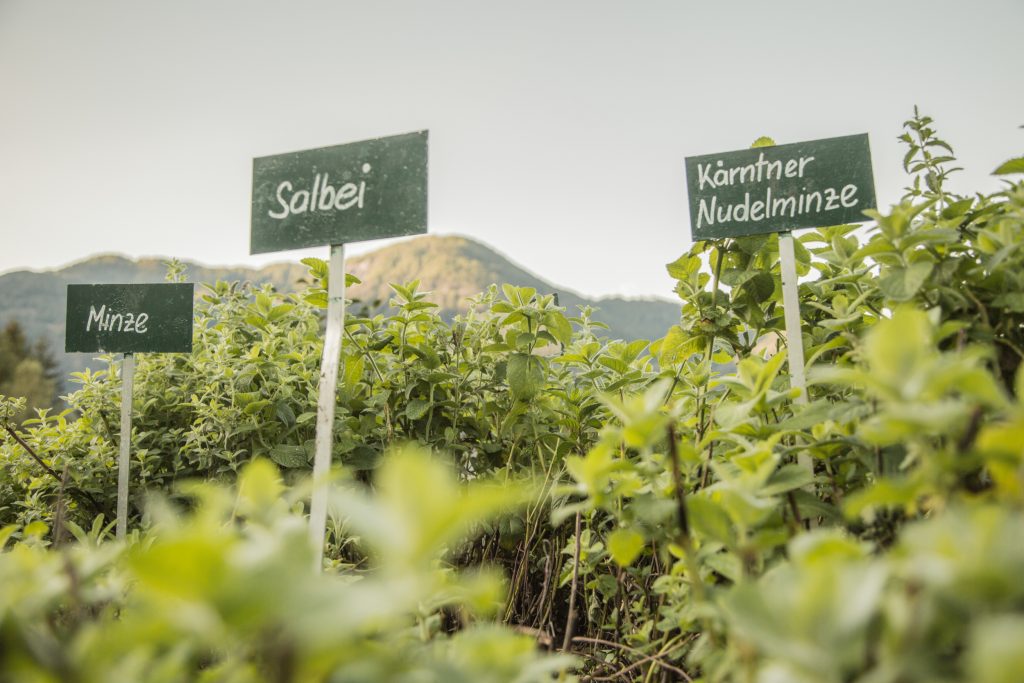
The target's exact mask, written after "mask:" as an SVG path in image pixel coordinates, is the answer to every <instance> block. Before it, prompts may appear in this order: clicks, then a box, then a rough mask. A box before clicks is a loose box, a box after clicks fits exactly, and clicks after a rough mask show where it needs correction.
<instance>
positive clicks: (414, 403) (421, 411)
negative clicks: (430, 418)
mask: <svg viewBox="0 0 1024 683" xmlns="http://www.w3.org/2000/svg"><path fill="white" fill-rule="evenodd" d="M430 405H431V404H430V401H426V400H424V399H422V398H414V399H413V400H411V401H409V403H408V404H407V405H406V406H405V416H406V417H407V418H409V419H410V420H418V419H420V418H421V417H423V416H424V415H426V414H427V411H428V410H430Z"/></svg>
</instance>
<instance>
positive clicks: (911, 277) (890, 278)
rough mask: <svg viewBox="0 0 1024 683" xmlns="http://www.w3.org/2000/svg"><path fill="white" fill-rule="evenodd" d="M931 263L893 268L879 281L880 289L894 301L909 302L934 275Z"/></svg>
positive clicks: (917, 263)
mask: <svg viewBox="0 0 1024 683" xmlns="http://www.w3.org/2000/svg"><path fill="white" fill-rule="evenodd" d="M934 267H935V266H934V264H933V263H932V262H931V261H916V262H915V263H911V264H910V266H908V267H907V268H892V269H890V270H889V272H888V273H887V274H886V275H885V276H884V277H882V278H880V279H879V280H878V288H879V289H880V290H881V291H882V294H884V295H885V296H886V297H887V298H889V299H892V300H893V301H909V300H910V299H912V298H914V295H915V294H917V292H918V291H919V290H920V289H921V287H922V285H924V283H925V281H927V280H928V276H929V275H931V274H932V270H933V269H934Z"/></svg>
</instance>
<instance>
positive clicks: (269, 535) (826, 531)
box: [0, 115, 1024, 683]
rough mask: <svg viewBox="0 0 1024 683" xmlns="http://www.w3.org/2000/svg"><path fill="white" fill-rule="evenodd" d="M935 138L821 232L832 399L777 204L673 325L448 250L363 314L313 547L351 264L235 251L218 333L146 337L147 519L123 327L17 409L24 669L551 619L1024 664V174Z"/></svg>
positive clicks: (729, 661) (407, 660)
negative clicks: (901, 185)
mask: <svg viewBox="0 0 1024 683" xmlns="http://www.w3.org/2000/svg"><path fill="white" fill-rule="evenodd" d="M902 139H903V141H904V142H905V143H906V145H907V156H906V158H905V162H904V163H905V167H906V170H907V171H908V173H909V177H910V179H911V180H910V185H909V187H908V188H907V193H906V196H905V198H904V201H903V202H902V203H900V204H899V205H897V206H894V207H892V208H891V209H890V210H888V211H886V212H873V214H872V215H873V218H874V222H873V223H872V224H871V225H869V226H867V227H866V228H863V227H860V226H853V225H847V226H832V227H826V228H821V229H817V230H810V231H806V232H803V233H801V234H799V235H798V236H797V244H796V247H797V256H798V261H799V268H800V270H801V275H802V276H803V281H802V282H801V284H800V298H801V307H802V314H803V329H802V332H803V341H804V346H805V348H806V350H807V358H808V367H809V373H810V380H811V386H810V389H809V392H808V393H809V395H808V399H809V400H808V401H807V402H800V401H797V400H795V399H796V398H797V395H796V393H795V392H794V391H793V390H791V389H790V384H789V378H788V376H787V375H786V372H785V370H786V349H785V346H786V336H785V333H784V330H783V322H782V310H781V308H782V306H781V292H780V291H779V290H780V288H779V286H778V284H777V283H778V279H779V276H778V268H779V265H778V246H777V239H776V238H775V236H769V235H766V236H760V237H748V238H740V239H729V240H723V241H721V242H717V243H714V244H712V243H697V244H695V245H694V246H693V247H692V248H691V249H690V250H689V251H688V252H687V253H686V254H684V255H683V256H681V257H680V258H679V259H677V260H676V261H674V262H673V263H671V264H669V266H668V269H669V273H670V274H671V275H672V277H674V278H675V279H676V280H677V283H678V284H677V288H676V291H677V293H678V294H679V296H680V298H681V300H682V310H681V318H680V322H679V324H678V325H675V326H673V327H672V328H671V329H670V330H669V331H668V333H667V334H666V335H665V336H664V337H663V338H662V339H659V340H657V341H655V342H653V343H651V344H648V342H647V341H638V342H630V343H625V342H621V341H610V340H607V339H604V338H603V337H602V336H601V333H602V330H601V327H600V326H599V325H598V324H597V323H595V322H594V315H595V314H594V312H593V311H592V310H590V309H583V310H581V311H580V313H579V315H578V316H576V317H567V314H566V312H565V311H564V309H562V308H560V307H558V306H557V305H556V302H555V301H554V299H553V297H551V296H550V295H544V294H539V293H538V292H536V291H535V290H533V289H531V288H524V287H512V286H505V287H502V288H497V287H494V288H491V289H490V290H489V291H487V292H484V293H483V294H481V295H479V296H478V297H476V298H475V299H474V300H473V306H472V308H471V310H470V312H469V313H467V314H465V315H463V316H459V317H457V318H456V319H455V320H454V321H453V322H451V323H448V322H445V321H444V320H442V319H441V318H440V317H439V316H438V314H437V310H436V308H437V307H436V305H435V304H434V303H432V302H431V301H430V299H429V296H428V295H427V294H425V293H423V292H420V291H419V287H418V283H416V282H411V283H406V284H402V285H393V292H394V296H393V297H392V299H391V308H390V310H389V313H388V314H386V315H385V314H379V315H375V316H373V317H358V316H350V317H349V318H348V319H347V321H346V334H345V346H344V349H343V357H342V364H341V378H340V379H341V381H340V389H339V395H338V407H337V412H336V424H335V435H336V441H335V446H334V455H335V461H336V463H338V464H339V465H341V466H343V469H344V471H345V472H346V473H347V477H348V479H347V481H346V482H345V483H344V485H343V486H344V491H345V493H343V494H339V495H338V496H337V497H336V499H335V502H336V506H335V510H334V512H333V514H332V517H331V519H332V523H331V528H330V529H329V533H328V538H327V541H326V542H327V553H326V556H327V559H326V564H327V574H326V575H325V576H324V577H321V578H318V579H317V580H315V581H313V580H310V579H309V578H307V577H306V573H308V569H309V568H308V562H309V557H310V553H309V552H308V548H305V547H304V546H303V541H302V534H301V527H302V522H301V511H302V506H303V501H304V494H305V493H306V488H305V484H304V482H305V476H306V475H307V474H308V471H309V466H310V465H309V464H310V461H311V456H312V444H313V441H312V440H313V437H314V422H315V412H314V411H315V405H316V383H317V373H318V367H319V353H320V348H321V330H320V325H321V322H320V311H319V309H320V307H322V306H323V305H324V303H325V301H326V290H325V288H326V277H327V271H326V265H325V264H324V263H323V262H321V261H317V260H315V259H308V260H307V261H306V264H307V266H308V267H309V269H310V275H311V277H310V280H311V282H312V283H313V284H312V285H311V286H310V287H309V288H307V289H306V290H305V291H303V292H300V293H298V294H282V293H279V292H276V291H274V290H273V289H272V288H271V287H269V286H264V287H259V288H252V287H251V286H249V285H245V284H241V285H240V284H238V283H227V282H219V283H216V284H214V285H211V286H209V287H208V291H207V292H206V293H205V294H204V296H203V300H202V303H201V305H200V306H199V307H198V310H197V322H196V343H195V349H196V350H195V352H194V353H193V354H191V355H166V356H143V357H142V358H141V360H140V363H139V367H138V370H137V375H136V387H137V390H136V398H135V415H136V417H135V421H134V429H135V431H134V435H133V482H134V483H133V486H134V492H135V493H134V497H133V500H132V506H131V514H132V521H131V527H132V528H135V529H137V530H138V531H137V532H136V535H135V537H134V539H133V540H132V541H131V542H130V543H128V544H127V546H120V545H118V544H114V543H112V542H110V541H109V540H107V535H108V533H107V532H106V531H104V520H109V519H110V516H111V512H112V510H113V509H114V498H113V496H114V492H115V490H116V486H115V480H116V473H115V467H114V461H115V453H116V450H117V442H116V440H117V437H116V435H117V433H118V425H117V424H116V419H117V414H116V406H117V403H118V392H119V383H118V381H117V376H116V374H117V370H116V368H117V366H116V364H115V363H114V361H113V359H110V368H109V369H108V370H102V371H98V372H85V373H80V374H79V375H78V376H77V377H76V380H77V381H78V382H79V384H80V388H79V389H78V390H77V391H76V392H74V393H72V394H71V395H70V396H68V397H67V401H68V404H69V405H70V406H71V408H70V409H69V412H66V413H64V414H58V415H50V414H46V413H44V414H43V415H42V416H41V417H40V418H39V419H37V420H35V421H34V422H32V423H30V424H27V425H26V427H25V429H24V430H22V431H21V432H20V434H19V436H18V441H15V440H13V439H9V440H7V441H5V442H4V444H3V445H2V446H0V459H2V460H3V461H4V469H3V473H2V475H0V525H7V526H5V527H4V528H5V533H6V534H8V535H9V536H10V538H11V539H13V542H14V543H13V549H12V550H10V551H9V552H6V553H4V554H2V555H0V576H2V577H12V576H15V575H17V576H21V577H22V578H21V579H19V582H12V581H8V580H7V579H6V578H5V579H4V580H3V581H0V585H3V586H4V588H0V595H2V596H3V598H2V601H3V602H2V603H0V604H3V605H4V606H5V609H4V610H3V611H0V637H3V638H4V641H3V645H4V647H3V648H0V652H3V653H10V654H0V657H6V659H0V669H4V668H6V669H8V670H13V667H15V666H17V667H19V668H18V669H17V670H18V671H19V672H22V673H24V672H35V673H33V674H32V675H35V676H37V678H36V680H51V679H54V678H57V677H59V676H61V675H63V672H66V671H73V672H75V674H76V675H78V676H79V677H81V678H83V679H85V680H109V679H111V677H118V676H117V675H118V672H132V673H131V675H129V676H128V677H129V678H131V677H135V678H139V679H141V678H145V679H146V680H150V679H153V680H156V679H158V678H159V677H160V676H164V677H165V678H166V679H167V680H178V679H180V678H190V677H196V676H200V675H201V676H203V677H204V678H203V679H204V680H207V679H208V680H327V679H329V677H330V676H331V675H332V674H333V675H334V676H335V679H336V680H386V679H402V680H404V679H405V678H403V677H408V678H409V679H410V680H411V679H413V677H415V676H419V678H417V679H416V680H424V679H428V680H459V679H460V678H462V679H465V680H485V679H486V677H487V676H488V675H490V676H491V678H492V679H493V680H516V679H519V680H532V679H543V678H544V677H546V676H548V675H549V673H548V672H550V671H552V670H555V669H558V668H559V667H564V666H565V665H566V661H565V660H560V659H545V658H541V657H539V655H538V653H537V652H535V650H538V651H539V650H541V649H551V650H564V651H567V652H572V653H574V654H576V655H577V656H578V657H579V659H577V660H576V661H575V664H574V666H573V670H574V671H576V672H577V673H580V674H583V675H586V676H591V677H594V678H595V679H605V680H612V679H615V680H632V679H646V680H676V679H680V678H683V679H685V678H693V679H696V678H698V677H701V678H703V679H704V680H708V681H764V682H774V681H780V682H781V681H785V682H787V683H788V682H794V681H836V682H837V683H838V682H841V681H864V682H869V681H870V682H882V681H892V682H896V681H901V682H910V681H951V682H952V681H1007V682H1009V681H1013V680H1016V676H1017V674H1018V672H1019V671H1021V670H1024V660H1022V651H1021V650H1020V648H1019V643H1020V642H1022V641H1024V588H1022V586H1021V584H1020V582H1019V580H1018V577H1019V576H1020V575H1021V574H1022V572H1024V545H1022V544H1021V543H1020V539H1021V538H1024V370H1022V369H1021V367H1022V365H1021V359H1022V358H1024V332H1022V329H1024V327H1022V323H1024V275H1022V273H1024V253H1022V249H1021V246H1022V245H1024V183H1019V182H1018V183H1006V185H1005V187H1004V189H1003V190H1002V191H1000V192H996V193H993V194H990V195H977V196H974V197H961V196H957V195H954V194H952V193H950V192H949V191H948V190H947V189H946V182H945V181H946V179H947V177H948V175H949V174H950V173H951V172H952V171H953V170H955V169H953V168H952V167H951V164H952V163H953V159H952V150H951V149H950V147H949V145H948V144H947V143H945V142H944V141H942V140H940V139H939V138H937V137H936V135H935V132H934V130H933V128H932V125H931V121H930V119H928V118H927V117H923V116H916V115H915V118H914V119H912V120H911V121H908V122H907V124H906V125H905V134H904V136H903V137H902ZM1015 169H1016V166H1014V163H1013V162H1011V163H1009V164H1008V165H1006V167H1004V169H1003V170H1006V171H1011V172H1012V171H1014V170H1015ZM171 277H172V278H176V277H181V273H180V272H177V271H176V270H173V269H172V273H171ZM12 406H14V407H18V406H17V404H12ZM408 442H414V443H418V444H421V445H422V446H421V447H427V448H429V449H431V450H432V451H433V452H435V453H439V454H444V456H443V458H444V459H447V460H449V461H450V463H451V466H452V468H453V470H454V472H455V473H456V475H457V477H458V479H460V480H461V482H462V483H461V484H460V485H458V486H457V485H456V484H454V483H452V482H451V481H450V480H448V479H446V477H445V475H444V474H442V470H441V469H438V468H439V467H440V466H439V465H438V464H437V462H438V458H439V457H441V456H433V457H429V456H427V455H425V454H424V451H421V450H416V449H413V450H412V451H408V450H406V451H400V452H398V453H397V454H393V455H389V453H391V452H392V450H393V449H394V448H395V446H397V445H399V444H403V443H408ZM267 461H273V462H274V463H276V465H277V466H278V467H279V468H281V470H280V471H281V476H282V482H283V483H279V482H278V480H277V478H276V475H275V473H274V471H273V469H272V468H271V467H270V466H269V465H268V463H267ZM196 479H200V480H207V481H210V482H219V483H209V484H205V485H203V486H201V487H199V488H198V489H196V487H195V485H194V484H188V483H187V482H190V481H193V480H196ZM232 483H234V484H235V485H236V487H237V488H238V493H237V494H230V493H228V492H227V491H228V489H226V488H224V487H226V486H230V485H231V484H232ZM366 487H369V489H367V488H366ZM147 490H148V491H150V492H159V493H160V494H161V496H162V499H163V500H164V501H165V502H163V503H159V504H153V503H151V504H150V505H149V506H148V507H146V506H144V505H143V502H144V491H147ZM366 490H372V491H374V492H375V493H372V494H370V493H366ZM197 491H198V492H199V493H198V496H199V498H198V500H199V502H198V503H197V502H196V495H197V493H196V492H197ZM175 508H181V509H183V510H186V511H187V512H186V513H182V514H183V519H182V520H177V521H176V520H175V517H174V515H172V514H170V513H168V510H171V509H175ZM144 510H148V512H146V513H145V514H144V512H143V511H144ZM84 529H92V531H91V532H88V533H87V532H85V531H84ZM71 535H73V536H76V537H78V543H76V544H70V545H69V544H68V541H69V536H71ZM47 545H50V546H60V547H61V548H62V550H61V551H60V552H53V551H52V550H50V551H47V550H46V549H45V547H46V546H47ZM480 565H484V566H489V567H492V568H493V567H496V568H499V569H501V570H503V572H504V575H505V576H506V581H507V583H506V586H505V599H504V600H500V599H499V596H500V595H501V591H500V590H499V589H498V588H497V587H496V586H497V583H496V580H495V578H494V576H495V575H494V574H493V573H492V572H493V570H484V571H483V573H468V574H467V573H466V571H465V570H466V569H467V568H471V567H478V566H480ZM300 575H301V578H299V577H300ZM211 577H212V578H211ZM44 587H45V590H43V588H44ZM37 594H38V595H37ZM34 596H35V597H34ZM40 596H41V597H40ZM497 604H500V605H502V607H501V608H500V609H499V610H498V611H497V613H496V614H495V616H494V619H493V622H503V623H504V624H505V626H499V625H493V622H488V621H487V615H488V614H490V613H492V612H493V610H494V608H495V606H496V605H497ZM341 605H344V607H343V608H342V607H338V606H341ZM328 606H331V607H328ZM328 613H329V614H328ZM489 623H490V624H492V625H488V624H489ZM145 624H152V626H149V627H144V625H145ZM510 628H515V629H517V630H518V631H520V632H521V633H520V635H518V636H516V635H512V634H511V632H510V630H509V629H510ZM522 634H527V635H526V636H524V635H522ZM527 636H528V639H526V638H527ZM36 638H39V639H41V640H38V641H36V640H34V639H36ZM99 644H102V645H103V646H104V647H102V648H101V647H98V645H99ZM94 645H96V646H97V647H93V646H94ZM101 651H102V654H101V653H100V652H101ZM54 653H59V655H57V654H54ZM51 655H52V656H51ZM132 667H135V668H132ZM41 672H48V673H46V674H43V673H41ZM164 672H166V673H164ZM24 675H25V677H26V679H28V680H31V678H28V677H29V674H28V673H24ZM47 676H49V677H50V678H47ZM105 677H106V678H105Z"/></svg>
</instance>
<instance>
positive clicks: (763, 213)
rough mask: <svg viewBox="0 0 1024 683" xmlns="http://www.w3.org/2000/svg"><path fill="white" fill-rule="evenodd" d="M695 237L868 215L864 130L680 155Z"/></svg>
mask: <svg viewBox="0 0 1024 683" xmlns="http://www.w3.org/2000/svg"><path fill="white" fill-rule="evenodd" d="M686 185H687V189H688V193H689V199H690V226H691V235H692V237H693V239H694V240H706V239H720V238H723V237H740V236H743V235H755V234H761V233H768V232H783V231H787V230H794V229H798V228H813V227H819V226H827V225H839V224H841V223H858V222H861V221H865V220H867V217H866V216H864V213H863V212H864V209H873V208H875V181H874V176H873V175H872V172H871V150H870V148H869V147H868V136H867V134H862V135H849V136H846V137H839V138H828V139H825V140H811V141H808V142H796V143H793V144H788V145H774V146H771V147H755V148H752V149H744V150H738V151H734V152H722V153H719V154H706V155H703V156H697V157H687V158H686Z"/></svg>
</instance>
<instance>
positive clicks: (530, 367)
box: [505, 353, 544, 401]
mask: <svg viewBox="0 0 1024 683" xmlns="http://www.w3.org/2000/svg"><path fill="white" fill-rule="evenodd" d="M505 376H506V378H507V379H508V388H509V389H510V390H511V391H512V395H513V396H515V397H516V398H517V399H519V400H521V401H528V400H530V399H531V398H533V397H534V396H536V395H537V393H538V392H539V391H540V390H541V388H543V386H544V369H543V368H542V367H541V360H540V359H539V358H537V357H536V356H532V355H530V354H526V353H514V354H512V355H510V356H509V358H508V368H507V369H506V371H505Z"/></svg>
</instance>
